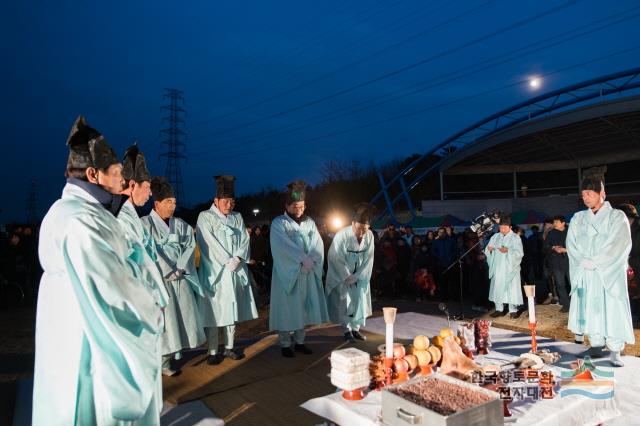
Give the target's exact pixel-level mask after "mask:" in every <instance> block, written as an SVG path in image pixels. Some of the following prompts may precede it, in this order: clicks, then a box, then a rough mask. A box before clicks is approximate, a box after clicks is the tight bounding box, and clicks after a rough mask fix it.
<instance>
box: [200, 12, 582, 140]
mask: <svg viewBox="0 0 640 426" xmlns="http://www.w3.org/2000/svg"><path fill="white" fill-rule="evenodd" d="M578 1H580V0H569V1H567V2H565V3H562V4H561V5H558V6H555V7H553V8H550V9H547V10H545V11H544V12H540V13H538V14H535V15H533V16H531V17H529V18H525V19H521V20H519V21H517V22H515V23H513V24H509V25H507V26H504V27H502V28H500V29H498V30H495V31H491V32H489V33H487V34H485V35H483V36H481V37H478V38H475V39H473V40H471V41H468V42H466V43H463V44H461V45H459V46H457V47H454V48H451V49H447V50H445V51H442V52H440V53H437V54H435V55H432V56H429V57H427V58H425V59H422V60H420V61H417V62H414V63H412V64H409V65H405V66H403V67H401V68H398V69H396V70H393V71H389V72H387V73H384V74H382V75H379V76H378V77H375V78H372V79H370V80H366V81H364V82H362V83H358V84H356V85H353V86H351V87H348V88H345V89H341V90H338V91H336V92H334V93H331V94H329V95H326V96H322V97H320V98H317V99H314V100H311V101H308V102H305V103H303V104H301V105H297V106H295V107H291V108H288V109H286V110H284V111H279V112H276V113H273V114H270V115H268V116H266V117H262V118H259V119H256V120H252V121H249V122H247V123H243V124H239V125H236V126H232V127H230V128H227V129H225V130H222V131H219V132H214V133H212V134H211V135H210V136H219V135H223V134H227V133H229V132H232V131H235V130H238V129H243V128H246V127H249V126H252V125H254V124H257V123H260V122H263V121H266V120H270V119H273V118H277V117H281V116H283V115H287V114H290V113H292V112H295V111H299V110H302V109H305V108H308V107H310V106H313V105H317V104H320V103H322V102H326V101H328V100H330V99H333V98H336V97H338V96H342V95H345V94H347V93H351V92H353V91H355V90H358V89H361V88H363V87H366V86H369V85H371V84H374V83H377V82H379V81H382V80H385V79H388V78H390V77H394V76H396V75H398V74H401V73H404V72H406V71H409V70H411V69H414V68H417V67H419V66H422V65H425V64H427V63H429V62H433V61H435V60H437V59H440V58H443V57H445V56H448V55H451V54H453V53H456V52H459V51H461V50H464V49H466V48H468V47H470V46H473V45H475V44H478V43H480V42H483V41H486V40H488V39H490V38H493V37H495V36H497V35H500V34H503V33H505V32H508V31H511V30H513V29H515V28H518V27H520V26H523V25H526V24H529V23H531V22H534V21H536V20H538V19H541V18H543V17H546V16H548V15H551V14H553V13H556V12H558V11H560V10H562V9H565V8H567V7H569V6H571V5H573V4H575V3H577V2H578ZM198 139H202V138H198ZM198 139H195V140H198Z"/></svg>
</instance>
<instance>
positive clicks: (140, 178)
mask: <svg viewBox="0 0 640 426" xmlns="http://www.w3.org/2000/svg"><path fill="white" fill-rule="evenodd" d="M122 177H123V178H124V180H125V181H127V182H129V181H130V180H131V179H133V180H135V181H136V182H144V181H149V182H150V181H151V175H150V174H149V170H148V169H147V161H146V160H145V159H144V154H142V152H140V148H138V143H137V142H134V144H133V145H131V146H130V147H129V148H127V150H126V151H125V152H124V158H123V159H122Z"/></svg>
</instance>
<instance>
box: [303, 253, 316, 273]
mask: <svg viewBox="0 0 640 426" xmlns="http://www.w3.org/2000/svg"><path fill="white" fill-rule="evenodd" d="M315 264H316V262H315V261H314V260H313V259H312V258H311V256H307V257H305V258H304V259H302V269H304V271H305V272H311V271H313V267H314V266H315Z"/></svg>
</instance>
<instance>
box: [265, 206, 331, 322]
mask: <svg viewBox="0 0 640 426" xmlns="http://www.w3.org/2000/svg"><path fill="white" fill-rule="evenodd" d="M269 235H270V240H271V253H272V254H273V272H272V276H271V305H270V311H269V329H270V330H278V331H293V330H300V329H303V328H304V327H305V326H306V325H311V324H321V323H324V322H327V321H328V320H329V314H328V313H327V305H326V301H325V295H324V290H323V286H322V268H323V262H324V245H323V243H322V238H321V237H320V233H319V232H318V229H317V228H316V224H315V222H314V221H313V220H312V219H311V218H310V217H305V218H304V220H303V221H302V222H301V223H300V224H299V225H298V224H297V223H296V222H295V221H294V220H293V219H291V218H290V217H289V216H288V215H287V214H284V215H282V216H278V217H276V218H275V219H273V221H272V222H271V232H270V233H269ZM307 256H311V257H312V258H313V260H314V261H315V264H314V268H313V270H312V271H311V272H309V273H306V272H304V271H303V270H302V261H303V259H305V258H306V257H307Z"/></svg>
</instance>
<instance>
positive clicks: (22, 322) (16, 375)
mask: <svg viewBox="0 0 640 426" xmlns="http://www.w3.org/2000/svg"><path fill="white" fill-rule="evenodd" d="M265 302H266V301H265V300H264V297H259V298H258V304H259V305H260V307H259V313H260V318H259V319H257V320H253V321H248V322H245V323H242V324H240V325H239V326H238V328H237V335H238V338H239V339H259V338H261V337H265V336H267V335H269V334H272V333H270V332H269V330H268V314H269V307H268V305H266V303H265ZM387 305H390V306H395V307H397V308H398V310H399V311H400V312H419V313H424V314H430V315H444V314H443V313H442V312H441V311H440V310H439V306H438V305H439V304H438V303H437V302H433V301H424V302H416V301H415V300H409V299H396V300H375V301H374V315H376V316H377V315H382V310H381V308H382V307H383V306H387ZM446 305H447V308H448V310H449V312H450V314H452V315H456V314H459V313H460V307H459V303H458V302H449V303H447V304H446ZM536 309H537V313H538V315H537V317H538V334H539V335H541V336H545V337H550V338H553V339H557V340H565V341H573V334H572V333H571V332H570V331H569V330H567V328H566V325H567V314H565V313H561V312H560V307H559V306H557V305H545V306H540V305H538V306H537V308H536ZM464 315H465V318H466V319H473V318H478V317H483V318H488V314H479V313H478V312H474V311H472V310H471V309H470V306H467V305H465V309H464ZM492 321H493V323H494V325H495V326H497V327H500V328H506V329H511V330H515V331H520V332H528V327H527V323H528V319H527V314H526V313H523V314H522V315H521V317H520V318H518V319H514V320H512V319H510V318H509V317H508V316H506V317H501V318H496V319H492ZM635 327H636V328H635V333H636V344H635V345H628V346H627V347H626V348H625V352H624V353H625V354H627V355H635V356H640V325H639V324H635ZM34 328H35V310H34V309H33V308H32V307H28V306H26V307H19V308H11V309H3V310H0V424H10V419H11V416H12V413H13V404H14V403H15V393H16V383H17V380H19V379H21V378H28V377H30V376H32V375H33V360H34V333H35V330H34Z"/></svg>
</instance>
